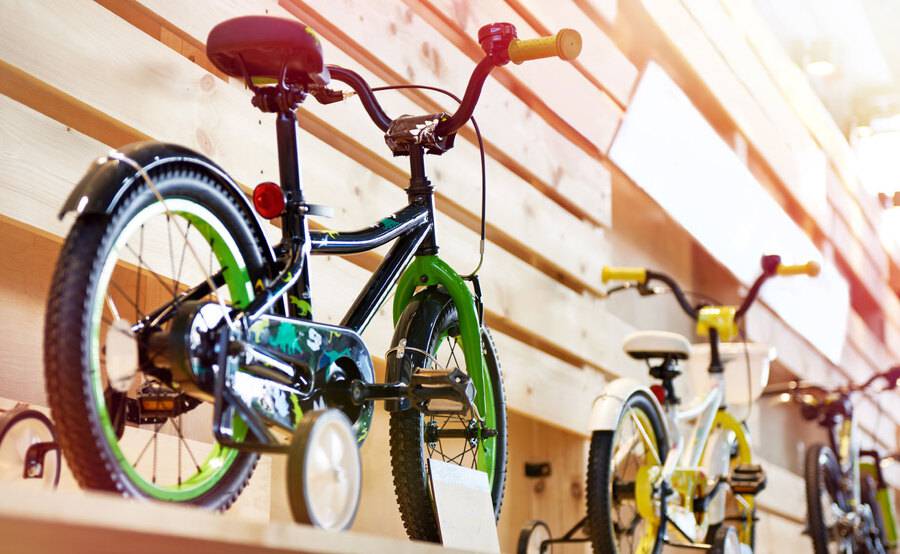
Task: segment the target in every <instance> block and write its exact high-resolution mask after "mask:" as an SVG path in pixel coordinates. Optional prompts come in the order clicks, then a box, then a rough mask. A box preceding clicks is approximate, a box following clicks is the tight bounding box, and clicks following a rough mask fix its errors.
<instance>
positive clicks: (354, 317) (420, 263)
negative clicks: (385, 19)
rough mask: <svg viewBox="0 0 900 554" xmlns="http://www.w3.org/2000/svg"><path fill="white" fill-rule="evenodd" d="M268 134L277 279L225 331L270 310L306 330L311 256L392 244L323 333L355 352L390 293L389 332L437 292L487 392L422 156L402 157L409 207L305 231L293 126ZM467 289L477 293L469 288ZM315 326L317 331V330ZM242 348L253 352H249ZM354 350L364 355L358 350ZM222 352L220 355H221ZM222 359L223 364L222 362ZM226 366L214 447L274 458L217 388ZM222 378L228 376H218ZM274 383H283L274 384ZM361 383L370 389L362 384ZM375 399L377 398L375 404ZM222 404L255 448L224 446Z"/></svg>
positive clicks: (283, 116) (482, 405)
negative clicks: (439, 236) (359, 224)
mask: <svg viewBox="0 0 900 554" xmlns="http://www.w3.org/2000/svg"><path fill="white" fill-rule="evenodd" d="M276 129H277V132H278V154H279V169H280V174H281V180H282V182H281V187H282V189H283V191H284V194H285V197H286V203H285V209H284V212H283V214H282V216H281V223H282V242H281V244H280V246H279V247H277V248H276V249H275V251H276V254H278V255H279V258H278V260H277V261H276V262H275V263H272V264H270V265H271V266H272V267H270V271H269V273H270V275H277V277H275V278H274V279H271V281H270V283H269V284H268V285H265V286H259V285H260V284H257V295H256V297H255V298H254V299H253V301H252V302H250V304H249V305H248V306H246V307H244V308H243V309H241V310H240V312H239V313H238V314H237V315H236V317H235V318H234V324H235V326H236V327H235V328H233V329H232V331H233V332H234V331H236V330H238V329H242V330H243V332H246V331H247V330H249V329H251V327H252V326H253V324H254V323H255V322H257V321H259V320H261V319H262V318H264V317H265V318H268V319H270V320H271V319H272V317H271V315H267V314H271V313H272V309H273V308H274V310H275V313H276V314H278V313H280V314H281V315H283V316H285V318H286V319H283V320H282V321H285V322H289V321H290V320H295V321H299V320H304V321H309V322H312V323H315V322H313V299H312V293H311V290H310V279H309V264H308V263H307V261H308V256H309V255H311V254H316V255H346V254H355V253H360V252H366V251H369V250H372V249H375V248H378V247H380V246H382V245H384V244H387V243H388V242H390V241H393V240H396V243H395V244H394V246H393V247H392V248H391V249H390V251H389V252H388V253H387V255H386V256H385V258H384V259H383V260H382V262H381V264H379V266H378V267H377V268H376V270H375V271H374V272H373V273H372V275H371V277H370V278H369V280H368V282H367V283H366V285H365V286H364V287H363V289H362V291H361V292H360V293H359V295H358V296H357V298H356V299H355V301H354V302H353V304H352V305H351V306H350V308H349V309H348V311H347V313H346V314H345V316H344V317H343V319H342V321H341V323H340V325H339V326H327V328H326V329H324V330H326V331H328V330H333V331H335V332H338V333H340V332H342V331H344V330H346V331H350V332H352V333H351V334H352V335H355V337H356V340H357V344H359V345H362V340H361V339H359V335H360V334H361V333H362V332H363V330H365V328H366V327H367V325H368V324H369V323H370V322H371V320H372V318H373V317H374V315H375V313H376V311H377V310H378V308H379V307H380V306H381V304H382V303H383V302H384V300H385V299H386V297H387V296H388V293H389V292H390V290H391V289H392V288H393V287H394V286H395V285H396V286H397V292H396V295H395V299H394V306H393V313H394V323H395V324H396V322H397V320H398V319H399V317H400V314H402V313H403V310H404V309H405V307H406V305H407V304H408V303H409V301H410V300H411V299H412V297H413V295H414V293H415V291H416V289H417V288H419V287H430V286H441V287H443V289H444V290H445V291H446V292H447V293H448V294H449V295H450V297H451V299H452V300H453V302H454V305H455V306H456V308H457V313H458V317H459V327H460V338H461V342H462V348H463V355H464V357H465V360H466V364H467V368H468V373H469V377H470V379H471V380H472V381H473V383H474V385H475V386H476V388H477V390H489V389H487V388H486V387H489V386H490V378H489V376H488V374H487V368H486V364H485V362H484V357H483V354H482V348H481V346H482V344H481V318H480V316H479V310H478V309H477V308H476V302H479V303H480V299H476V298H474V297H473V295H472V293H471V292H470V291H469V287H468V286H467V284H466V282H465V281H464V279H463V278H462V277H461V276H460V275H459V274H458V273H457V272H456V271H454V270H453V269H452V268H451V267H450V266H449V265H448V264H446V263H445V262H444V261H443V260H441V259H440V257H439V256H437V249H438V247H437V241H436V236H435V229H434V200H433V187H432V185H431V183H430V182H429V181H428V179H427V178H426V176H425V166H424V151H423V149H422V148H413V149H411V151H410V153H409V157H410V173H411V178H410V186H409V188H408V189H407V195H408V198H409V205H407V206H406V207H404V208H402V209H400V210H399V211H397V212H395V213H394V214H391V215H390V216H388V217H386V218H383V219H382V220H380V221H379V222H378V223H376V224H375V225H372V226H370V227H368V228H365V229H360V230H355V231H347V232H337V231H310V229H309V222H308V219H307V217H308V215H307V212H308V211H309V210H310V206H309V205H308V204H306V203H305V202H304V198H303V187H302V180H301V176H300V157H299V148H298V146H299V145H298V141H297V121H296V116H295V114H294V112H293V111H286V112H280V113H279V114H278V118H277V122H276ZM414 258H415V259H414ZM475 289H476V291H477V290H478V286H477V283H476V285H475ZM279 301H280V304H279ZM479 305H480V304H479ZM318 325H320V326H321V324H318ZM223 340H224V339H223ZM249 348H250V349H251V350H254V349H255V347H253V346H252V345H251V346H249ZM359 349H362V350H366V349H365V346H364V345H362V346H360V347H359V348H358V350H359ZM222 351H223V352H224V348H223V350H222ZM270 354H271V352H266V351H261V352H257V353H256V355H257V356H260V357H262V358H265V357H267V356H269V355H270ZM222 356H223V357H224V354H222ZM364 356H365V357H366V358H368V360H369V361H368V362H367V363H368V364H369V366H370V367H371V361H370V360H371V357H370V355H369V353H368V351H366V352H365V353H364ZM269 359H271V358H269ZM228 363H229V362H228V360H227V359H222V360H221V361H220V365H222V366H225V364H228ZM231 365H232V367H231V368H230V369H229V372H220V375H221V377H220V378H219V382H217V383H216V385H215V392H214V398H215V405H216V410H215V415H214V422H215V423H214V433H215V435H216V438H217V440H218V441H219V443H220V444H222V445H225V446H231V447H233V448H239V449H250V450H256V451H281V450H282V448H283V447H281V446H280V445H279V444H277V442H276V441H275V439H274V437H272V436H271V435H270V434H269V433H267V432H266V430H265V425H266V423H265V420H266V418H265V417H261V416H259V415H257V414H255V413H254V411H253V410H252V409H250V408H249V406H246V405H242V404H243V403H242V401H241V400H240V398H237V396H239V395H235V394H233V393H231V391H229V390H228V387H227V386H226V385H225V383H224V381H225V380H232V379H233V376H234V375H235V374H236V372H237V371H238V370H237V367H235V366H234V364H231ZM226 373H227V374H228V375H229V376H226ZM260 376H262V377H263V378H264V379H267V378H268V377H266V376H265V375H257V377H260ZM404 378H405V379H404ZM278 379H283V378H282V377H279V378H278ZM408 379H409V375H394V374H390V372H389V375H388V380H389V382H388V383H386V384H384V385H375V386H374V388H377V389H378V392H377V393H375V394H373V395H371V396H370V397H369V398H370V399H386V400H387V399H391V398H395V397H397V394H398V392H397V390H398V389H396V388H395V387H392V385H395V384H400V383H403V382H404V380H408ZM364 381H366V382H368V383H371V381H369V379H366V378H365V376H364ZM284 384H288V383H284ZM379 393H381V394H384V396H379ZM223 400H224V401H225V402H223ZM487 402H488V400H487V395H479V396H478V397H477V398H476V399H475V406H476V408H477V409H478V413H479V414H487V413H490V410H491V409H492V407H491V406H489V405H488V404H487ZM223 404H225V405H228V406H234V407H235V408H236V409H237V410H238V412H239V413H240V414H241V416H242V418H243V419H244V420H245V421H246V423H247V424H248V426H249V427H250V428H251V430H253V432H254V434H255V435H256V436H257V437H260V438H261V439H262V440H261V441H259V442H252V443H251V442H248V441H243V442H238V441H235V440H233V439H231V438H230V437H229V433H228V432H227V429H226V427H227V421H228V414H227V413H225V412H224V411H223V409H222V408H221V406H222V405H223ZM406 407H407V406H405V405H403V406H400V405H392V406H388V409H405V408H406ZM369 417H371V415H369ZM282 426H283V423H282ZM367 429H368V427H367V425H365V426H364V430H361V434H360V441H362V440H363V439H364V438H365V436H366V435H367V432H368V431H367Z"/></svg>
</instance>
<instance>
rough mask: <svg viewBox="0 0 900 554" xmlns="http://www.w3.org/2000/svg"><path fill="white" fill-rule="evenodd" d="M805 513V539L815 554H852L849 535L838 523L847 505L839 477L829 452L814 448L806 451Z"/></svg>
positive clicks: (825, 449) (836, 463)
mask: <svg viewBox="0 0 900 554" xmlns="http://www.w3.org/2000/svg"><path fill="white" fill-rule="evenodd" d="M805 478H806V513H807V517H808V518H809V522H808V523H809V537H810V539H811V540H812V543H813V551H814V552H815V553H816V554H831V553H834V554H844V553H850V552H853V535H852V533H847V532H844V531H843V530H842V528H841V525H840V522H841V520H842V517H843V516H844V514H846V513H847V511H848V510H849V509H850V508H849V502H847V494H846V492H845V491H844V489H843V487H842V486H841V481H842V476H841V470H840V466H839V465H838V462H837V458H835V456H834V452H832V451H831V448H829V447H827V446H825V445H824V444H814V445H812V446H810V447H809V448H808V449H807V450H806V468H805Z"/></svg>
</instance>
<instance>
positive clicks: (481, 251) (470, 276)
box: [372, 85, 487, 281]
mask: <svg viewBox="0 0 900 554" xmlns="http://www.w3.org/2000/svg"><path fill="white" fill-rule="evenodd" d="M403 89H421V90H430V91H433V92H440V93H441V94H444V95H446V96H449V97H450V98H452V99H453V100H455V101H456V103H457V104H462V100H461V99H460V98H459V97H458V96H456V95H455V94H453V93H452V92H450V91H448V90H445V89H442V88H439V87H432V86H428V85H387V86H383V87H375V88H373V89H372V92H380V91H382V90H403ZM469 119H470V120H471V121H472V127H474V128H475V137H476V138H477V139H478V152H479V155H480V157H481V240H480V241H479V245H478V265H476V266H475V269H473V270H472V272H471V273H469V274H467V275H462V278H463V279H465V280H467V281H472V280H474V279H475V277H476V276H477V275H478V271H479V270H481V265H482V264H483V263H484V245H485V235H486V232H485V221H486V212H487V169H486V167H487V164H486V163H485V155H484V140H483V139H482V138H481V129H479V128H478V122H477V121H475V116H471V117H470V118H469Z"/></svg>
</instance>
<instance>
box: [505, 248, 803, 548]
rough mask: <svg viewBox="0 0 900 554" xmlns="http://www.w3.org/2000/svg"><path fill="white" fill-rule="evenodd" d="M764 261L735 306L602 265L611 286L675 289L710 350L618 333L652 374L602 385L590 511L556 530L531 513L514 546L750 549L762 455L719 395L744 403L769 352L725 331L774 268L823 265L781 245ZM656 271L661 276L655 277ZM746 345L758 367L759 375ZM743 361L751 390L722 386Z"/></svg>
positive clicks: (660, 336) (595, 415) (669, 338)
mask: <svg viewBox="0 0 900 554" xmlns="http://www.w3.org/2000/svg"><path fill="white" fill-rule="evenodd" d="M761 265H762V273H761V274H760V276H759V277H758V278H757V279H756V281H755V282H754V283H753V285H752V286H751V288H750V290H749V292H748V293H747V296H746V297H745V298H744V301H743V302H742V303H741V305H740V306H739V307H735V306H713V305H707V304H705V303H701V304H699V305H696V306H695V305H693V304H691V302H690V301H689V300H688V298H687V295H686V293H685V292H684V291H683V290H682V289H681V287H680V286H679V285H678V283H677V282H676V281H675V280H674V279H672V278H671V277H669V276H668V275H665V274H663V273H659V272H656V271H650V270H647V269H644V268H615V267H604V269H603V281H604V282H608V281H625V282H626V283H625V284H624V285H620V286H617V287H614V288H612V289H610V290H608V291H607V293H608V294H612V293H615V292H618V291H622V290H627V289H629V288H632V287H635V286H636V288H637V290H638V291H639V292H640V293H641V295H644V296H646V295H653V294H660V293H669V292H671V293H672V294H673V296H674V297H675V299H676V300H677V302H678V305H679V306H680V307H681V309H682V310H683V311H684V312H685V313H686V314H687V315H688V316H689V317H691V319H693V320H695V321H696V330H697V334H698V335H700V336H702V337H707V338H708V342H709V344H708V350H706V351H705V352H704V353H706V352H708V354H707V355H706V356H705V357H704V356H703V355H701V354H700V353H699V352H698V351H700V350H701V348H700V347H699V346H695V347H693V348H692V347H691V344H690V343H689V342H688V340H687V339H686V338H684V337H683V336H681V335H679V334H676V333H670V332H665V331H640V332H636V333H633V334H631V335H630V336H628V337H627V338H626V339H625V342H624V344H623V349H624V350H625V352H626V353H627V354H628V355H629V356H631V357H632V358H635V359H637V360H643V361H646V363H647V366H648V369H649V372H650V376H651V377H653V378H654V379H658V380H659V381H660V384H655V385H653V386H652V387H647V386H645V385H643V384H641V383H639V382H637V381H636V380H633V379H630V378H620V379H616V380H615V381H613V382H612V383H610V384H609V385H608V386H607V387H606V388H605V389H604V391H603V394H602V395H601V396H600V397H599V398H598V399H597V400H596V401H595V403H594V406H593V409H592V415H591V421H590V428H591V429H592V430H593V431H592V435H591V443H590V452H589V460H588V468H587V515H586V516H585V517H584V518H583V519H582V520H581V521H579V522H578V523H577V524H576V525H575V526H574V527H573V528H572V529H570V530H569V531H568V532H567V533H565V534H564V535H563V536H562V537H559V538H552V535H551V534H550V531H549V528H548V527H547V526H546V524H544V523H543V522H540V521H534V522H529V523H528V524H526V525H525V527H524V528H523V529H522V531H521V533H520V535H519V552H520V553H523V554H524V553H532V552H534V553H538V552H541V553H546V552H550V550H551V548H552V546H553V545H554V544H560V543H570V542H589V543H591V545H592V547H593V550H594V552H596V553H598V554H600V553H602V554H617V553H642V554H646V553H653V554H656V553H659V552H661V551H662V549H663V545H671V546H676V547H686V548H696V549H702V550H708V551H710V552H714V553H729V554H732V553H734V554H740V553H742V552H744V553H746V552H752V550H753V548H754V540H755V521H756V500H755V496H756V494H757V493H759V492H760V491H761V490H763V488H764V487H765V482H766V479H765V473H764V472H763V469H762V467H761V466H759V465H755V464H753V457H752V453H751V449H750V440H749V437H748V432H747V429H746V427H745V425H744V424H743V423H742V422H741V421H740V420H739V419H738V418H737V417H736V416H735V415H734V414H733V413H732V412H731V411H730V409H729V405H728V403H727V402H732V401H734V400H737V399H740V400H743V401H745V402H748V404H747V405H748V407H749V406H750V405H751V404H752V401H753V400H755V398H756V397H758V396H759V394H760V393H761V392H762V387H763V386H764V385H765V383H764V381H765V379H767V376H768V363H769V361H770V356H769V355H768V351H769V349H768V348H763V349H762V354H761V355H760V353H757V352H754V353H753V355H752V356H751V351H750V350H751V348H750V347H752V346H759V345H747V344H746V343H744V344H733V345H731V344H727V342H728V341H730V340H732V339H734V338H736V337H737V336H738V335H739V327H738V324H739V323H740V321H741V319H742V317H743V316H744V314H746V313H747V310H748V309H749V308H750V306H751V305H752V304H753V302H754V301H755V300H756V297H757V295H758V293H759V290H760V288H761V287H762V285H763V284H764V283H765V282H766V281H767V280H768V279H769V278H770V277H773V276H775V275H810V276H814V275H817V274H818V271H819V267H818V265H816V264H815V263H813V262H810V263H808V264H804V265H797V266H790V265H783V264H782V263H781V258H780V257H779V256H763V258H762V263H761ZM654 281H657V282H659V283H662V284H663V285H665V287H659V288H657V287H651V286H650V284H651V283H652V282H654ZM732 346H734V347H736V348H731V347H732ZM745 349H746V350H745ZM692 351H693V352H692ZM698 355H699V357H700V358H701V359H703V360H705V359H708V365H707V367H706V368H705V370H704V371H703V373H707V375H703V374H702V373H701V374H700V377H703V379H702V382H703V384H704V385H705V386H706V388H705V389H701V390H698V391H697V394H696V396H695V397H694V398H693V399H692V401H691V402H690V403H689V405H688V406H687V407H686V408H680V407H679V406H680V404H681V399H680V398H679V397H678V396H677V394H676V388H675V383H674V381H675V379H677V378H678V377H679V376H680V375H681V369H680V367H679V362H681V361H684V360H688V359H689V358H692V357H694V356H698ZM751 357H753V358H757V359H758V361H757V365H758V366H759V367H760V369H759V370H757V371H756V372H755V375H754V372H753V370H752V368H751V362H750V358H751ZM745 361H746V362H747V363H746V370H747V371H748V372H751V375H750V383H747V384H748V385H749V386H750V390H745V391H742V390H739V389H732V388H731V387H728V388H726V378H725V377H726V375H727V374H729V373H733V372H735V371H740V367H741V366H742V365H744V364H743V363H742V362H745ZM692 366H693V364H692ZM763 366H764V369H763ZM694 380H695V381H700V380H699V379H697V378H696V376H695V379H694ZM744 382H745V383H746V381H744ZM738 385H739V386H740V385H741V383H738ZM726 401H727V402H726ZM727 492H730V495H727V496H726V493H727Z"/></svg>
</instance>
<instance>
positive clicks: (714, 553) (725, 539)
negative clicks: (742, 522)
mask: <svg viewBox="0 0 900 554" xmlns="http://www.w3.org/2000/svg"><path fill="white" fill-rule="evenodd" d="M742 551H743V548H741V541H740V539H738V534H737V530H736V529H735V528H734V527H731V526H728V525H723V526H721V527H719V529H717V530H716V534H715V535H714V536H713V543H712V548H710V549H709V552H710V554H741V552H742Z"/></svg>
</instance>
